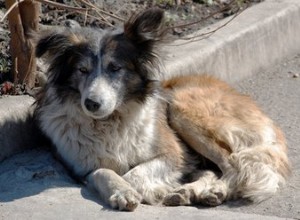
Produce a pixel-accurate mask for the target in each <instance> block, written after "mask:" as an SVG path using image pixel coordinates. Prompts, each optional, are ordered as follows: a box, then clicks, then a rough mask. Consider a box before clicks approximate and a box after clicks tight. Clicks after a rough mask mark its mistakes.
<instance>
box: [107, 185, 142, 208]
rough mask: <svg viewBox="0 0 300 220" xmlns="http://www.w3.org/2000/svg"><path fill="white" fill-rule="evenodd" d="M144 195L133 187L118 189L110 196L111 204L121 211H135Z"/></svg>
mask: <svg viewBox="0 0 300 220" xmlns="http://www.w3.org/2000/svg"><path fill="white" fill-rule="evenodd" d="M141 200H142V196H141V195H140V194H139V193H137V192H136V191H135V190H133V189H126V190H117V191H116V192H115V194H113V195H112V196H111V197H110V198H109V203H110V205H111V206H112V207H113V208H115V209H119V210H121V211H133V210H135V208H136V207H137V206H138V205H139V204H140V203H141Z"/></svg>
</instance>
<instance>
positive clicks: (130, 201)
mask: <svg viewBox="0 0 300 220" xmlns="http://www.w3.org/2000/svg"><path fill="white" fill-rule="evenodd" d="M87 181H88V186H91V187H93V188H94V189H96V190H97V191H98V193H99V194H100V196H101V198H102V199H103V200H104V201H105V202H106V203H108V204H110V205H111V206H112V207H113V208H115V209H119V210H123V211H133V210H134V209H135V208H136V207H137V206H138V204H140V202H141V200H142V196H141V195H140V194H139V193H138V192H137V191H136V190H135V189H133V188H132V187H131V186H130V184H129V183H128V182H126V181H125V180H124V179H123V178H122V177H121V176H119V175H118V174H117V173H115V172H114V171H113V170H109V169H98V170H96V171H94V172H92V173H91V174H89V175H88V177H87Z"/></svg>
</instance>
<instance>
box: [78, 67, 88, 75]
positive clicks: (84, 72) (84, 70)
mask: <svg viewBox="0 0 300 220" xmlns="http://www.w3.org/2000/svg"><path fill="white" fill-rule="evenodd" d="M79 71H80V72H81V73H83V74H87V73H89V70H88V69H87V68H86V67H80V68H79Z"/></svg>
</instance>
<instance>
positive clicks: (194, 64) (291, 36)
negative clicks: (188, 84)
mask: <svg viewBox="0 0 300 220" xmlns="http://www.w3.org/2000/svg"><path fill="white" fill-rule="evenodd" d="M228 19H230V18H228ZM228 19H227V20H228ZM225 22H226V21H222V22H221V23H218V24H215V25H213V26H210V27H209V28H206V29H204V30H202V31H200V32H198V33H195V34H194V36H195V35H196V36H197V35H199V34H201V33H206V32H208V31H209V30H214V29H215V28H216V27H219V26H221V25H222V24H223V23H225ZM166 50H167V52H168V53H169V54H170V57H168V59H167V60H166V62H165V64H166V72H167V76H170V75H178V74H191V73H192V74H195V73H200V74H201V73H208V74H212V75H215V76H218V77H220V78H221V79H224V80H226V81H229V82H233V81H237V80H240V79H243V78H244V77H246V76H249V75H251V74H254V73H258V72H259V71H262V70H263V69H266V68H268V67H271V66H273V65H274V64H276V63H278V62H279V61H281V60H282V59H283V58H285V57H288V56H291V55H293V54H296V53H297V52H299V51H300V1H299V0H265V1H264V2H262V3H260V4H257V5H255V6H253V7H251V8H249V9H246V10H245V11H244V12H243V13H241V14H240V15H239V16H238V17H236V18H235V19H234V20H233V21H232V22H230V23H229V24H228V25H227V26H225V27H223V28H221V29H220V30H218V31H217V32H216V33H215V34H213V35H212V36H210V37H209V38H207V39H204V40H200V41H194V42H191V41H185V40H178V41H176V42H175V43H174V44H172V46H168V47H166Z"/></svg>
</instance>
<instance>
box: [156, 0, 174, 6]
mask: <svg viewBox="0 0 300 220" xmlns="http://www.w3.org/2000/svg"><path fill="white" fill-rule="evenodd" d="M155 2H156V4H168V5H173V4H174V0H155Z"/></svg>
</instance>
